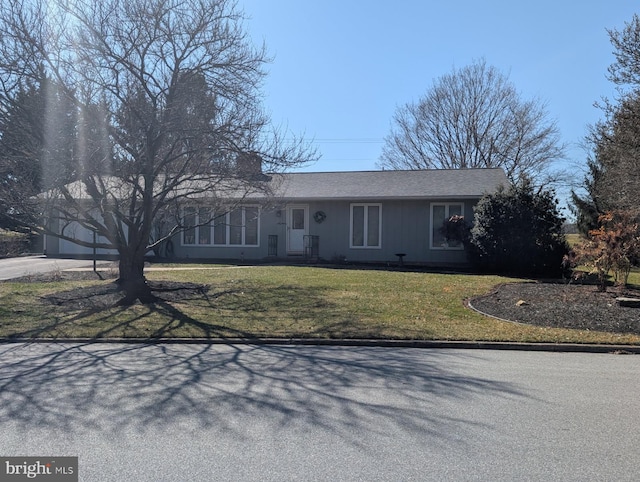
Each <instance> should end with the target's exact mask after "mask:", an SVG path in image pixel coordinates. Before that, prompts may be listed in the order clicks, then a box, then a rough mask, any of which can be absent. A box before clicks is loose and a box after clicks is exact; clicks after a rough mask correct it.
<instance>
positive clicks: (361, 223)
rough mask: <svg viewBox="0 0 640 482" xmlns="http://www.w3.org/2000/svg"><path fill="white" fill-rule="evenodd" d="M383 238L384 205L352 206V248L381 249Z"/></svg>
mask: <svg viewBox="0 0 640 482" xmlns="http://www.w3.org/2000/svg"><path fill="white" fill-rule="evenodd" d="M381 238H382V205H381V204H352V205H351V247H352V248H380V241H381Z"/></svg>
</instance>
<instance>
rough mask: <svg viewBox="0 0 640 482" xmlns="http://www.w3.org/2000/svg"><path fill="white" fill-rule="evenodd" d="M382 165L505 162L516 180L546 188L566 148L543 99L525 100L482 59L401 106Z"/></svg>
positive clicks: (457, 166)
mask: <svg viewBox="0 0 640 482" xmlns="http://www.w3.org/2000/svg"><path fill="white" fill-rule="evenodd" d="M385 140H386V142H385V146H384V147H383V151H382V155H381V158H380V162H379V165H380V167H382V168H385V169H464V168H486V167H501V168H503V169H504V171H505V172H506V174H507V176H508V177H509V178H510V179H511V180H512V181H513V182H514V183H515V182H518V181H519V180H520V179H521V178H522V177H523V176H525V177H528V178H529V179H531V180H533V181H534V182H535V183H536V184H538V185H542V184H545V183H547V182H548V181H549V180H550V179H551V177H550V176H551V170H550V168H551V167H552V164H553V162H554V161H556V160H559V159H562V158H563V157H564V151H565V146H564V145H563V144H562V143H561V142H560V135H559V132H558V129H557V127H556V124H555V122H553V121H551V120H549V118H548V114H547V112H546V109H545V106H544V104H542V103H541V102H540V101H538V100H529V101H524V100H522V99H521V98H520V95H519V94H518V92H517V91H516V89H515V87H514V86H513V85H512V84H511V83H510V82H509V80H508V79H507V77H506V76H505V75H503V74H501V73H500V72H499V71H498V70H497V69H496V68H495V67H491V66H488V65H487V64H486V62H485V61H484V60H481V61H477V62H475V63H473V64H472V65H470V66H467V67H464V68H462V69H459V70H458V69H454V70H453V72H452V73H450V74H447V75H444V76H442V77H440V78H439V79H437V80H436V81H435V82H434V84H433V86H432V87H431V88H430V89H429V91H427V93H426V94H425V95H424V96H423V97H422V98H420V99H419V101H418V102H415V103H409V104H407V105H405V106H402V107H399V108H398V109H397V111H396V113H395V115H394V118H393V124H392V129H391V133H390V134H389V135H388V136H387V137H386V139H385Z"/></svg>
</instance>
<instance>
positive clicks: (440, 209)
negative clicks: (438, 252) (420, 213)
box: [431, 203, 464, 249]
mask: <svg viewBox="0 0 640 482" xmlns="http://www.w3.org/2000/svg"><path fill="white" fill-rule="evenodd" d="M463 214H464V206H463V204H462V203H446V204H445V203H442V204H432V205H431V249H463V248H464V247H463V245H462V242H461V241H459V240H452V239H449V240H448V239H447V238H446V235H445V233H444V232H443V229H442V228H443V226H444V222H445V221H448V220H449V219H451V217H452V216H462V215H463Z"/></svg>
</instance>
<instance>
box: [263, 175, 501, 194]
mask: <svg viewBox="0 0 640 482" xmlns="http://www.w3.org/2000/svg"><path fill="white" fill-rule="evenodd" d="M273 181H274V183H277V184H280V182H281V185H280V188H279V189H277V191H278V197H282V198H283V199H286V200H296V199H299V200H303V199H307V200H314V199H315V200H326V199H332V200H336V199H343V200H346V199H349V200H353V199H355V200H358V199H362V200H364V199H442V198H448V199H453V198H455V199H464V198H478V197H481V196H482V195H483V194H485V193H487V192H494V191H495V190H496V189H497V188H498V186H500V185H504V186H505V187H506V186H507V185H508V183H509V181H508V179H507V176H506V175H505V173H504V171H503V170H502V169H433V170H420V171H352V172H308V173H307V172H296V173H288V174H281V175H276V176H274V179H273Z"/></svg>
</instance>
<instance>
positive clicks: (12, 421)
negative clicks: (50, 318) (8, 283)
mask: <svg viewBox="0 0 640 482" xmlns="http://www.w3.org/2000/svg"><path fill="white" fill-rule="evenodd" d="M478 357H481V355H476V354H473V355H471V354H469V353H467V354H461V353H457V354H453V353H451V352H448V351H447V350H419V349H404V350H398V349H388V348H386V349H385V348H357V347H352V348H348V349H343V348H336V347H313V346H306V347H292V346H274V345H272V346H252V345H242V346H240V345H235V346H234V345H220V344H195V345H194V344H186V345H185V344H146V345H145V344H101V343H95V344H55V343H34V344H24V343H17V344H11V343H8V344H3V345H0V361H1V362H2V367H3V368H2V370H1V371H0V427H2V429H3V430H4V429H8V428H9V427H13V429H15V430H18V431H19V433H29V434H33V433H34V432H35V434H36V435H38V436H40V435H41V436H45V437H46V435H47V433H55V434H60V433H64V434H65V436H68V437H73V436H74V435H78V436H81V435H83V434H86V433H88V432H89V433H94V432H95V433H98V434H99V436H101V437H107V438H109V439H110V440H112V439H113V438H114V437H115V438H117V437H118V436H119V435H122V433H123V431H127V430H129V431H133V432H134V433H136V434H142V435H144V434H145V433H147V432H148V431H153V432H160V433H166V434H176V435H178V434H179V435H185V434H187V435H188V434H189V433H200V432H201V431H202V430H214V431H215V432H216V433H218V432H220V431H224V432H225V433H226V434H227V435H229V436H231V437H232V438H234V439H235V440H238V441H243V440H246V441H248V442H251V434H252V433H255V432H252V430H251V428H252V427H255V426H261V425H265V424H266V425H267V429H268V430H270V431H272V432H273V436H274V437H277V436H278V434H279V433H280V432H284V431H285V430H287V429H289V428H291V429H296V430H305V431H306V430H314V431H316V430H319V431H323V432H327V433H329V434H331V435H332V436H334V435H335V436H337V437H340V438H341V439H342V440H345V441H346V442H348V443H350V444H353V445H359V444H361V443H362V442H361V439H362V434H363V431H364V432H366V433H368V434H372V435H375V436H376V437H388V436H390V434H395V433H397V432H398V431H402V432H405V433H408V434H409V435H410V436H412V437H418V439H419V440H422V441H423V442H424V440H423V439H424V438H429V439H430V440H431V441H432V442H436V443H442V444H448V443H455V444H464V443H465V441H464V440H465V439H466V437H465V435H464V432H465V431H469V432H470V433H471V435H472V434H473V433H474V430H475V428H477V426H478V425H481V423H480V422H478V421H477V420H473V419H465V418H462V417H460V416H457V415H456V411H455V410H447V409H441V408H440V407H441V406H444V407H448V406H449V405H448V404H449V403H455V402H456V401H458V403H464V404H473V403H474V402H475V401H477V400H478V399H481V398H485V399H486V398H487V397H490V399H491V400H492V403H493V401H495V400H497V399H509V400H514V403H517V401H518V400H519V399H520V398H521V397H524V396H526V395H525V394H524V393H523V392H522V391H520V389H519V388H518V387H517V386H515V385H513V384H510V383H505V382H501V381H497V380H492V379H487V378H481V377H477V376H471V375H468V374H465V369H464V368H462V369H456V368H455V367H456V366H458V367H459V366H460V365H463V366H471V365H473V364H474V363H475V362H474V359H476V358H478ZM18 448H19V447H18ZM363 448H364V449H367V447H363ZM368 448H371V447H370V446H369V447H368Z"/></svg>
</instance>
